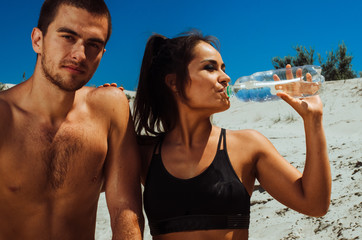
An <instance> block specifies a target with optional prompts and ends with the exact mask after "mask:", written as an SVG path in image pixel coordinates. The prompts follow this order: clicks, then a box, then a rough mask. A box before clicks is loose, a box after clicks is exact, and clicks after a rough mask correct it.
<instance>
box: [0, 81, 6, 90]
mask: <svg viewBox="0 0 362 240" xmlns="http://www.w3.org/2000/svg"><path fill="white" fill-rule="evenodd" d="M2 90H5V84H3V83H1V82H0V91H2Z"/></svg>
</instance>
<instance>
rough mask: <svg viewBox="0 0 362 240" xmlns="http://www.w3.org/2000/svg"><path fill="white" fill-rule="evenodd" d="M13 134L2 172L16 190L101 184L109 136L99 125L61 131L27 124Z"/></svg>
mask: <svg viewBox="0 0 362 240" xmlns="http://www.w3.org/2000/svg"><path fill="white" fill-rule="evenodd" d="M12 131H13V133H12V134H10V135H9V138H8V139H7V141H5V142H4V143H3V144H2V146H1V147H2V149H1V152H2V156H1V159H0V172H1V173H2V174H4V175H3V176H4V177H5V176H7V179H4V180H7V181H9V182H8V183H11V185H12V186H13V187H14V189H17V187H19V188H28V189H32V188H34V189H33V190H35V191H37V190H39V191H41V189H43V188H50V189H54V190H57V189H61V188H69V186H73V187H74V188H76V187H77V186H82V185H83V184H87V182H89V183H92V181H93V183H94V181H96V182H97V181H98V183H99V181H101V180H100V179H101V178H102V176H101V174H102V168H103V165H104V161H105V157H106V154H107V132H106V131H105V130H103V129H102V128H101V126H98V125H97V124H96V123H95V122H92V121H88V122H78V123H64V124H62V125H60V126H59V127H58V128H51V127H47V126H44V125H41V124H28V125H26V124H24V125H19V126H17V128H13V129H12ZM10 174H11V175H10ZM34 183H35V185H34Z"/></svg>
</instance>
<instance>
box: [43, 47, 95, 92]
mask: <svg viewBox="0 0 362 240" xmlns="http://www.w3.org/2000/svg"><path fill="white" fill-rule="evenodd" d="M41 58H42V59H41V65H42V69H43V73H44V76H45V78H46V79H48V80H49V81H50V82H51V83H53V84H54V85H56V86H57V87H59V88H60V89H61V90H64V91H67V92H74V91H76V90H78V89H80V88H81V87H83V86H84V85H85V84H86V83H87V82H88V81H89V80H90V77H89V78H84V79H80V80H79V79H78V80H77V79H74V80H69V81H71V82H70V83H67V81H66V80H65V79H64V77H63V76H61V75H60V74H59V73H54V72H55V71H54V69H55V66H56V64H55V63H54V62H53V61H52V60H50V59H47V55H46V52H45V51H44V52H43V54H42V56H41ZM67 64H72V65H75V66H78V65H80V67H81V68H82V69H84V70H85V71H87V68H86V67H85V66H84V64H82V63H77V62H74V61H72V60H62V61H61V62H60V63H59V66H63V65H67Z"/></svg>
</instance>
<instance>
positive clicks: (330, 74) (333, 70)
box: [272, 42, 357, 81]
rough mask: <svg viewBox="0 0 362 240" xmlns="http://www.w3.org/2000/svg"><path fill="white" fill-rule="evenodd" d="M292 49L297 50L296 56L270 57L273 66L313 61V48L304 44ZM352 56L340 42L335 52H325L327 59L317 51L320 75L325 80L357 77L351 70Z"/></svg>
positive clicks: (302, 63)
mask: <svg viewBox="0 0 362 240" xmlns="http://www.w3.org/2000/svg"><path fill="white" fill-rule="evenodd" d="M294 49H295V50H296V51H297V54H296V56H286V57H284V58H280V57H274V58H272V64H273V66H274V68H276V69H278V68H285V66H286V65H287V64H290V65H292V66H303V65H312V64H313V62H314V49H313V48H311V47H310V48H309V50H308V49H307V48H306V47H304V46H296V47H294ZM352 59H353V56H352V55H351V54H348V53H347V47H346V45H345V44H344V42H342V43H341V44H339V45H338V49H337V51H336V52H334V51H333V50H332V51H330V52H327V59H326V61H325V62H323V58H322V57H321V55H320V54H319V53H318V61H319V64H320V65H321V67H322V75H323V76H324V77H325V79H326V81H329V80H341V79H351V78H355V77H357V74H356V72H355V71H353V70H352V64H351V62H352Z"/></svg>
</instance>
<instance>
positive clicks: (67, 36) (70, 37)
mask: <svg viewBox="0 0 362 240" xmlns="http://www.w3.org/2000/svg"><path fill="white" fill-rule="evenodd" d="M62 37H63V38H64V39H67V40H73V39H74V38H73V37H72V36H70V35H63V36H62Z"/></svg>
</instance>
